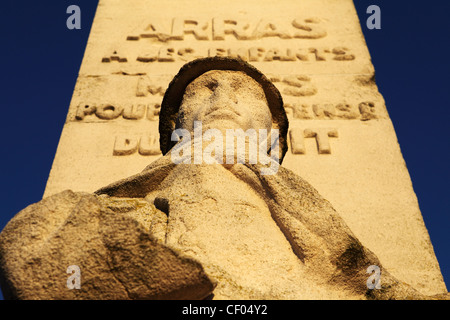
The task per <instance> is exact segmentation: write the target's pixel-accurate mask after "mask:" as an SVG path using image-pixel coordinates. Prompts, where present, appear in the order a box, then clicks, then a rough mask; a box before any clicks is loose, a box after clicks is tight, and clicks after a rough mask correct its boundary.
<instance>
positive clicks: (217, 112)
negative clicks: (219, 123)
mask: <svg viewBox="0 0 450 320" xmlns="http://www.w3.org/2000/svg"><path fill="white" fill-rule="evenodd" d="M240 116H241V113H240V112H239V111H237V110H235V109H233V108H224V107H218V108H213V109H211V110H210V111H208V112H207V113H206V114H205V117H215V118H216V117H240Z"/></svg>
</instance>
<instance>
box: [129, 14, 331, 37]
mask: <svg viewBox="0 0 450 320" xmlns="http://www.w3.org/2000/svg"><path fill="white" fill-rule="evenodd" d="M186 35H192V36H193V37H194V39H196V40H200V41H202V40H203V41H205V40H214V41H222V40H226V39H227V37H234V38H235V39H237V40H259V39H262V38H267V37H277V38H280V39H320V38H323V37H325V36H326V35H327V32H326V31H325V28H324V26H323V22H322V21H321V20H320V19H317V18H307V19H303V18H295V19H293V20H285V21H272V20H271V19H260V20H259V21H257V20H254V21H248V20H245V19H228V18H213V19H208V20H205V19H199V18H173V19H172V23H171V24H170V25H169V24H168V23H167V21H163V20H162V19H158V18H154V19H152V20H151V21H149V22H148V24H147V25H146V26H145V27H144V28H143V29H142V31H141V32H140V33H139V34H133V35H129V36H127V40H129V41H138V40H141V39H145V38H153V39H157V40H158V41H160V42H167V41H169V40H184V39H185V37H186Z"/></svg>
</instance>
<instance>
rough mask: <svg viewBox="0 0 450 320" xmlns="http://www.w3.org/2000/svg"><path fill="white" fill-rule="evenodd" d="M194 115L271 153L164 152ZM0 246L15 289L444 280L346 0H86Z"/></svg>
mask: <svg viewBox="0 0 450 320" xmlns="http://www.w3.org/2000/svg"><path fill="white" fill-rule="evenodd" d="M169 7H170V8H169ZM111 31H113V32H111ZM205 57H209V58H206V59H199V58H205ZM198 59H199V60H198ZM189 61H193V62H191V63H187V62H189ZM186 63H187V64H186ZM183 65H184V67H183V68H182V69H181V71H180V72H178V70H179V69H180V67H181V66H183ZM255 67H256V68H255ZM177 73H178V75H177V76H176V77H175V78H174V75H175V74H177ZM172 78H173V80H172ZM169 82H170V85H169ZM166 88H167V90H166ZM163 96H164V99H163V100H162V97H163ZM161 100H162V101H161ZM224 101H225V102H224ZM218 102H220V105H219V104H217V103H218ZM230 105H232V106H234V105H236V106H241V108H237V107H234V108H232V109H231V110H228V111H223V110H225V109H227V108H228V107H229V106H230ZM227 106H228V107H227ZM242 106H245V108H243V107H242ZM208 108H209V111H208ZM199 110H203V111H199ZM239 110H241V111H239ZM242 110H247V111H246V112H245V113H244V112H242ZM208 112H209V113H208ZM210 113H211V114H212V113H214V115H211V114H210ZM194 114H195V116H194ZM208 119H209V120H210V124H209V125H210V126H209V127H208ZM198 120H201V122H202V124H203V125H205V126H204V127H203V129H205V130H206V129H208V128H216V129H219V131H220V130H221V129H222V130H225V129H230V128H234V129H236V128H242V129H244V130H246V129H269V130H270V129H272V130H273V129H277V130H278V131H279V140H278V143H279V150H278V152H277V159H278V160H279V163H281V162H282V164H283V165H282V166H281V167H279V168H278V167H277V172H276V173H275V174H272V175H270V174H269V175H263V174H261V172H262V171H261V170H262V168H261V166H260V165H253V164H248V163H245V164H236V165H221V164H213V165H211V164H205V163H203V162H200V163H195V161H194V164H187V163H179V164H177V163H176V161H175V162H174V159H173V157H172V156H171V155H172V153H173V150H174V148H175V147H176V146H177V145H181V143H179V144H175V142H173V141H171V139H170V138H169V137H171V134H172V132H173V131H174V130H175V129H177V128H178V129H179V128H183V129H186V130H187V131H189V132H191V133H192V132H193V131H195V128H194V127H193V126H192V125H193V123H194V122H195V121H198ZM288 120H289V121H288ZM288 122H289V125H288ZM211 123H212V124H211ZM158 124H159V126H158ZM230 126H231V127H230ZM185 140H186V139H185V137H183V140H182V142H183V141H185ZM194 140H195V139H194ZM266 146H267V144H266ZM203 147H205V146H203ZM193 149H194V150H193V152H192V154H193V155H194V157H195V143H194V146H193ZM202 150H203V149H202ZM161 151H162V154H161ZM184 160H186V159H184ZM194 160H195V159H194ZM149 164H150V165H149ZM272 164H273V163H272ZM277 164H278V162H277ZM143 168H145V170H144V171H142V169H143ZM139 172H140V173H139ZM114 181H117V182H114ZM111 183H112V184H111ZM105 186H106V187H105ZM67 189H69V190H72V191H64V190H67ZM93 192H95V194H93ZM325 199H326V200H325ZM0 259H1V260H0V274H1V277H0V280H1V285H2V288H3V290H4V291H5V297H7V298H8V297H9V298H19V299H37V298H56V299H93V298H100V299H203V298H207V297H209V298H215V299H239V298H242V299H249V298H250V299H336V298H337V299H367V298H369V299H370V298H377V299H388V298H397V299H427V298H435V297H445V295H442V294H444V293H446V288H445V284H444V282H443V279H442V275H441V274H440V270H439V265H438V263H437V261H436V258H435V255H434V252H433V248H432V245H431V242H430V239H429V236H428V233H427V230H426V228H425V226H424V223H423V219H422V217H421V214H420V210H419V207H418V204H417V199H416V197H415V194H414V191H413V189H412V185H411V181H410V178H409V175H408V171H407V169H406V166H405V164H404V161H403V158H402V155H401V152H400V148H399V146H398V143H397V139H396V136H395V131H394V129H393V125H392V123H391V121H390V119H389V116H388V113H387V110H386V107H385V105H384V101H383V98H382V97H381V95H380V94H379V92H378V90H377V87H376V85H375V82H374V70H373V66H372V64H371V62H370V56H369V53H368V51H367V48H366V46H365V43H364V38H363V36H362V33H361V30H360V26H359V21H358V19H357V16H356V12H355V9H354V7H353V3H352V1H350V0H348V1H342V0H341V1H321V0H319V1H318V0H302V1H290V0H289V1H288V0H283V1H278V2H273V1H245V2H244V3H242V2H239V1H217V2H215V6H214V8H212V7H211V6H210V5H209V2H207V1H195V2H194V3H193V2H189V1H181V0H177V1H173V2H171V5H168V4H165V3H162V2H156V1H150V0H131V1H128V2H127V3H126V4H124V3H123V2H120V1H117V0H103V1H102V0H101V1H100V3H99V6H98V10H97V14H96V18H95V20H94V24H93V27H92V31H91V35H90V38H89V42H88V46H87V49H86V53H85V57H84V60H83V64H82V66H81V70H80V75H79V78H78V81H77V85H76V88H75V92H74V95H73V98H72V102H71V105H70V107H69V113H68V116H67V120H66V124H65V126H64V129H63V133H62V136H61V139H60V143H59V146H58V150H57V154H56V156H55V161H54V164H53V167H52V171H51V173H50V177H49V180H48V184H47V188H46V191H45V195H44V199H43V200H42V201H41V202H39V203H37V204H34V205H31V206H29V207H28V208H26V209H24V210H23V211H22V212H20V213H19V214H18V215H17V216H16V217H14V218H13V220H12V221H11V222H10V223H9V224H8V225H7V226H6V227H5V229H4V231H2V233H1V234H0ZM73 265H76V266H78V267H79V268H80V270H81V274H82V283H81V287H80V288H79V289H78V290H70V289H68V288H67V287H66V280H67V277H68V274H67V273H66V269H67V267H69V266H73ZM370 266H372V267H373V266H375V267H378V268H380V269H381V286H380V287H376V288H368V282H366V280H368V278H369V277H370V273H367V272H368V267H370ZM27 279H29V281H28V280H27ZM37 279H38V280H39V281H37Z"/></svg>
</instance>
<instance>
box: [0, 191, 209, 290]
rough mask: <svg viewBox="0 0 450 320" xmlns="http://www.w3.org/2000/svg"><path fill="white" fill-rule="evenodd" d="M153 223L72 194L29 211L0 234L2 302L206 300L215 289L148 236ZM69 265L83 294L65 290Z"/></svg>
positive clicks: (194, 265)
mask: <svg viewBox="0 0 450 320" xmlns="http://www.w3.org/2000/svg"><path fill="white" fill-rule="evenodd" d="M163 215H164V214H163ZM159 218H160V215H159V214H158V210H157V209H155V208H154V207H153V206H151V205H150V204H148V203H147V202H145V201H142V200H141V201H140V200H138V199H129V200H126V199H121V200H114V199H109V198H107V199H106V198H101V197H100V198H99V197H96V196H94V195H90V194H86V193H74V192H72V191H64V192H61V193H58V194H56V195H53V196H51V197H48V198H46V199H44V200H42V201H40V202H38V203H36V204H33V205H30V206H29V207H27V208H26V209H24V210H22V211H21V212H19V213H18V214H17V215H16V216H15V217H14V218H13V219H12V220H11V221H10V222H9V223H8V225H7V226H6V227H5V229H4V230H3V231H2V233H1V234H0V283H1V286H2V290H3V294H4V296H5V298H6V299H203V298H205V297H206V296H208V295H209V294H210V293H211V292H212V290H213V288H214V284H213V283H212V282H211V281H210V280H209V278H208V277H207V276H206V274H205V273H204V271H203V268H202V266H201V265H200V264H199V263H198V262H196V261H195V260H193V259H191V258H188V257H185V256H183V255H181V254H180V253H178V252H177V251H175V250H173V249H171V248H168V247H167V246H165V245H164V244H162V243H161V241H159V240H157V239H156V238H155V237H153V236H152V235H151V234H150V233H149V230H150V227H151V223H152V221H154V220H158V219H159ZM71 265H77V266H79V267H80V269H81V289H72V290H69V289H68V288H67V287H66V282H67V279H68V277H69V276H70V274H67V273H66V270H67V268H68V267H69V266H71Z"/></svg>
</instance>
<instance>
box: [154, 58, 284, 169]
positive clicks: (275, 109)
mask: <svg viewBox="0 0 450 320" xmlns="http://www.w3.org/2000/svg"><path fill="white" fill-rule="evenodd" d="M211 70H230V71H242V72H244V73H246V74H247V75H248V76H250V77H252V78H253V79H254V80H256V81H257V82H258V83H259V84H260V85H261V86H262V88H263V90H264V93H265V95H266V99H267V103H268V105H269V108H270V112H271V113H272V128H274V129H278V130H279V133H280V137H279V151H280V157H279V162H280V164H281V162H282V161H283V158H284V156H285V154H286V152H287V149H288V146H287V132H288V127H289V122H288V119H287V116H286V111H285V110H284V107H283V99H282V97H281V94H280V92H279V91H278V89H277V88H276V87H275V86H274V85H273V83H272V82H271V81H270V80H269V79H268V78H267V77H266V76H265V75H263V74H262V73H261V72H260V71H259V70H258V69H256V68H255V67H253V66H252V65H250V64H249V63H247V62H245V61H243V60H241V59H235V58H228V57H208V58H201V59H196V60H193V61H190V62H188V63H186V64H185V65H184V66H183V67H182V68H181V69H180V71H179V72H178V74H177V75H176V76H175V77H174V78H173V79H172V81H171V82H170V84H169V86H168V88H167V90H166V92H165V94H164V98H163V101H162V104H161V111H160V115H159V144H160V149H161V152H162V153H163V154H166V153H167V152H169V151H170V149H172V147H173V146H174V145H175V144H176V142H175V141H171V136H172V132H173V131H174V130H175V129H176V127H175V126H176V121H177V117H178V111H179V109H180V105H181V102H182V100H183V95H184V91H185V89H186V87H187V86H188V85H189V83H191V82H192V81H193V80H194V79H196V78H198V77H199V76H201V75H202V74H204V73H206V72H208V71H211ZM269 151H270V150H268V152H269Z"/></svg>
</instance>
